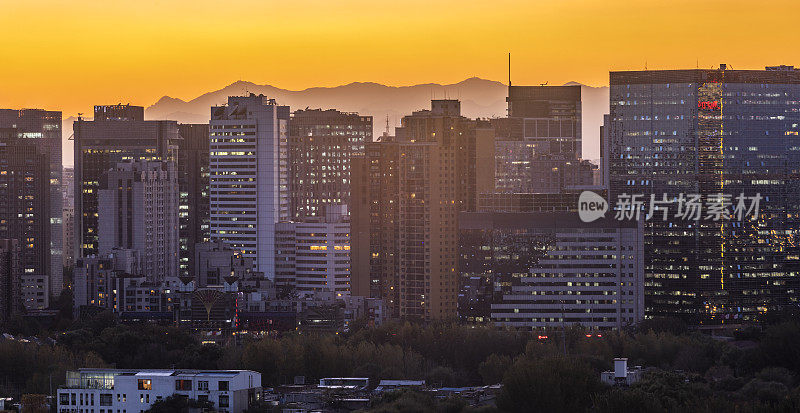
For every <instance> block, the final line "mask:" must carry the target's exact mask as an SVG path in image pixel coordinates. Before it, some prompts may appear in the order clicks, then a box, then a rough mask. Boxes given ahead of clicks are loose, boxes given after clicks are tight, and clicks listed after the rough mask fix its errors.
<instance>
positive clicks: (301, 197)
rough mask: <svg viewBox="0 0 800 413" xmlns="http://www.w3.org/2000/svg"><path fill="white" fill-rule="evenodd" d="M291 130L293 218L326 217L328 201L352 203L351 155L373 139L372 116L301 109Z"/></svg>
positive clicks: (330, 202) (329, 202)
mask: <svg viewBox="0 0 800 413" xmlns="http://www.w3.org/2000/svg"><path fill="white" fill-rule="evenodd" d="M289 131H290V133H289V159H290V165H289V172H290V174H289V176H290V185H289V189H290V192H291V202H292V204H291V213H290V216H291V218H292V220H294V221H303V220H304V219H305V218H306V217H324V215H325V206H327V205H337V204H344V205H348V204H349V203H350V179H351V178H350V159H351V158H352V157H353V156H356V155H362V154H363V153H364V143H365V142H372V117H371V116H360V115H358V114H357V113H345V112H339V111H338V110H334V109H328V110H320V109H305V110H297V111H295V112H294V113H293V114H292V118H291V120H290V121H289Z"/></svg>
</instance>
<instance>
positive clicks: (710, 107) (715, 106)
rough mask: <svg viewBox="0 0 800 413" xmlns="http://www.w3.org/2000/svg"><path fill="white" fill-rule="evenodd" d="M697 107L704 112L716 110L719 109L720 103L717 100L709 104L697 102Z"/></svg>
mask: <svg viewBox="0 0 800 413" xmlns="http://www.w3.org/2000/svg"><path fill="white" fill-rule="evenodd" d="M697 107H698V108H700V109H703V110H716V109H719V102H718V101H716V100H712V101H709V102H697Z"/></svg>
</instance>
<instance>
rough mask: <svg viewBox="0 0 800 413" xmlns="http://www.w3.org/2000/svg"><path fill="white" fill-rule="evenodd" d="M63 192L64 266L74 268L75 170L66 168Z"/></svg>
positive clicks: (63, 178)
mask: <svg viewBox="0 0 800 413" xmlns="http://www.w3.org/2000/svg"><path fill="white" fill-rule="evenodd" d="M61 190H62V198H61V199H62V209H63V213H62V221H61V222H62V225H61V233H62V237H61V238H62V242H61V243H62V251H63V255H62V258H63V266H64V267H65V268H72V267H74V266H75V170H74V169H73V168H64V171H63V173H62V180H61ZM65 282H66V280H65Z"/></svg>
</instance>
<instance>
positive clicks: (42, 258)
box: [0, 128, 61, 310]
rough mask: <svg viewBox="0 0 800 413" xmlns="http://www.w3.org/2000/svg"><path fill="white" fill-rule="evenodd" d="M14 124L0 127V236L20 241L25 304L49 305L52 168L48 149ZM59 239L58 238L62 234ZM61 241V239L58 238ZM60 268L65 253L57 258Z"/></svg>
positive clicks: (19, 256)
mask: <svg viewBox="0 0 800 413" xmlns="http://www.w3.org/2000/svg"><path fill="white" fill-rule="evenodd" d="M21 134H22V132H20V131H19V129H16V128H4V129H0V200H2V201H0V239H13V240H17V241H18V242H19V243H20V245H19V252H18V259H19V266H20V271H21V274H22V275H21V277H22V285H23V286H24V293H23V295H24V300H25V306H26V308H28V309H31V310H42V309H45V308H47V307H48V305H49V297H50V284H51V283H50V281H51V280H50V278H49V275H50V269H51V265H50V264H51V260H52V259H53V255H52V254H51V251H50V248H49V247H50V245H51V239H50V237H51V234H52V231H51V229H52V228H51V226H50V222H51V219H50V210H51V208H50V206H51V201H52V197H51V196H50V169H49V166H50V164H49V158H50V155H49V154H48V153H47V152H43V151H41V149H40V145H39V143H38V142H36V140H34V139H26V138H24V137H23V135H21ZM59 241H60V239H59ZM59 243H60V242H59ZM58 266H59V268H61V257H60V256H59V257H58Z"/></svg>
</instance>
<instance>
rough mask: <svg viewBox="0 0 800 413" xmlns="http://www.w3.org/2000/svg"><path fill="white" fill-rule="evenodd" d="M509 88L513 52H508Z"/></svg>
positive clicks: (509, 85) (509, 84)
mask: <svg viewBox="0 0 800 413" xmlns="http://www.w3.org/2000/svg"><path fill="white" fill-rule="evenodd" d="M508 87H511V52H508Z"/></svg>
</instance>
